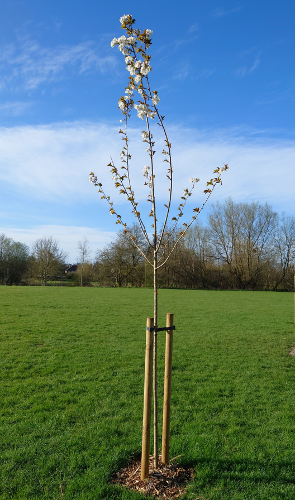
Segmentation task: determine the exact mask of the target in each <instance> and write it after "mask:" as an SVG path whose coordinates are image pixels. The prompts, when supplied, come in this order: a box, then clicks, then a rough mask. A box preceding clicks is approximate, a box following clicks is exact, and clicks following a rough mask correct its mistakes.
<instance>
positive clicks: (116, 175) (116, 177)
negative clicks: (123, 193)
mask: <svg viewBox="0 0 295 500" xmlns="http://www.w3.org/2000/svg"><path fill="white" fill-rule="evenodd" d="M111 177H112V179H113V181H114V182H118V181H120V176H119V174H118V172H117V173H115V174H113V175H112V176H111Z"/></svg>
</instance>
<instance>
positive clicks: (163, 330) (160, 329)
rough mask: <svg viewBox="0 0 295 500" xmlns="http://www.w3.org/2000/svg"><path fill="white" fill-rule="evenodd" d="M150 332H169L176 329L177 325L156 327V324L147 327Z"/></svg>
mask: <svg viewBox="0 0 295 500" xmlns="http://www.w3.org/2000/svg"><path fill="white" fill-rule="evenodd" d="M146 330H147V331H148V332H169V331H170V330H175V326H165V327H164V328H155V327H154V326H152V327H151V328H150V327H148V326H147V327H146Z"/></svg>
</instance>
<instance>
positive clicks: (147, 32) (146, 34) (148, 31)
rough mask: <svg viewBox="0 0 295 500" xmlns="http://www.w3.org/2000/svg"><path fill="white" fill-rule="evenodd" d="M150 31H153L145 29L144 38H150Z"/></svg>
mask: <svg viewBox="0 0 295 500" xmlns="http://www.w3.org/2000/svg"><path fill="white" fill-rule="evenodd" d="M152 33H153V32H152V30H145V36H146V38H151V35H152Z"/></svg>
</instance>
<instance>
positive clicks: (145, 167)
mask: <svg viewBox="0 0 295 500" xmlns="http://www.w3.org/2000/svg"><path fill="white" fill-rule="evenodd" d="M149 169H150V167H149V166H148V165H145V166H144V167H143V170H142V173H143V176H144V177H146V178H148V175H149Z"/></svg>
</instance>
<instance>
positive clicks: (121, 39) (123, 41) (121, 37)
mask: <svg viewBox="0 0 295 500" xmlns="http://www.w3.org/2000/svg"><path fill="white" fill-rule="evenodd" d="M117 42H118V43H123V44H124V45H125V42H126V36H125V35H122V36H120V37H119V38H118V40H117Z"/></svg>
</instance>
